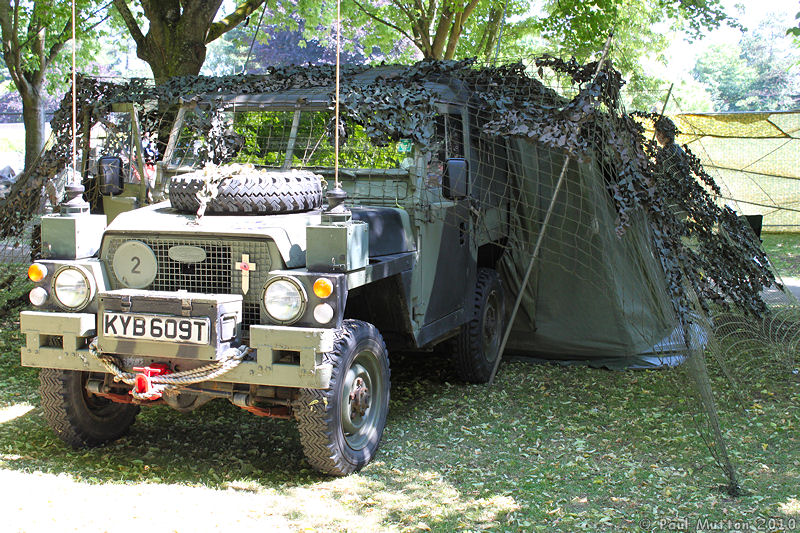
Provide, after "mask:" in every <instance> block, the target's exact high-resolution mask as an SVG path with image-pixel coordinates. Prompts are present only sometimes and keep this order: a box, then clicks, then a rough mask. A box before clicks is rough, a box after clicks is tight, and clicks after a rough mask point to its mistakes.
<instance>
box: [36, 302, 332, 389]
mask: <svg viewBox="0 0 800 533" xmlns="http://www.w3.org/2000/svg"><path fill="white" fill-rule="evenodd" d="M20 329H21V331H22V333H23V334H24V335H25V345H24V346H23V347H22V349H21V356H22V365H23V366H31V367H40V368H58V369H64V370H83V371H90V372H106V369H105V367H104V366H103V365H102V364H101V363H100V362H99V361H98V360H97V359H96V358H95V357H94V356H92V354H91V353H90V352H89V342H91V340H92V339H93V338H94V337H95V336H96V335H97V315H95V314H94V313H59V312H45V311H23V312H22V313H20ZM333 341H334V330H333V329H322V328H298V327H291V326H261V325H254V326H250V343H249V345H250V347H251V348H253V349H254V350H255V351H256V352H255V360H253V361H243V362H242V363H241V364H240V365H239V366H237V367H236V368H234V369H233V370H231V371H230V372H228V373H226V374H224V375H222V376H220V377H218V378H215V379H213V380H212V381H221V382H228V383H243V384H250V385H267V386H275V387H292V388H311V389H327V388H328V386H329V384H330V377H331V370H332V369H331V365H330V364H327V363H323V362H322V354H323V353H325V352H330V351H332V350H333ZM169 344H170V343H163V345H164V346H165V347H167V346H169ZM287 355H288V357H287ZM120 359H121V361H122V364H123V366H124V367H126V369H128V370H130V368H131V367H133V366H145V365H149V364H150V363H154V362H162V363H163V362H169V363H172V364H173V365H176V364H177V365H180V367H181V370H187V369H191V368H193V367H198V366H202V365H204V364H207V363H208V360H206V361H202V360H198V359H181V358H177V357H152V356H151V355H149V354H145V353H141V354H136V355H125V356H121V357H120ZM286 361H289V362H286Z"/></svg>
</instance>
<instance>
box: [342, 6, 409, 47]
mask: <svg viewBox="0 0 800 533" xmlns="http://www.w3.org/2000/svg"><path fill="white" fill-rule="evenodd" d="M353 3H354V4H355V5H356V6H357V7H358V9H359V10H361V12H362V13H364V14H365V15H366V16H368V17H369V18H371V19H372V20H374V21H375V22H378V23H380V24H385V25H387V26H389V27H390V28H392V29H393V30H395V31H397V32H398V33H400V34H401V35H402V36H403V37H405V38H406V39H408V40H410V41H411V42H413V43H415V44H417V46H419V40H418V39H415V38H414V37H412V36H411V35H409V34H408V32H407V31H405V30H404V29H403V28H401V27H399V26H397V25H395V24H392V23H391V22H389V21H388V20H384V19H382V18H380V17H379V16H377V15H374V14H372V13H371V12H370V11H369V10H368V9H367V8H366V7H365V6H364V5H363V4H362V3H361V2H359V1H358V0H353ZM420 48H421V47H420ZM422 51H423V52H424V50H422Z"/></svg>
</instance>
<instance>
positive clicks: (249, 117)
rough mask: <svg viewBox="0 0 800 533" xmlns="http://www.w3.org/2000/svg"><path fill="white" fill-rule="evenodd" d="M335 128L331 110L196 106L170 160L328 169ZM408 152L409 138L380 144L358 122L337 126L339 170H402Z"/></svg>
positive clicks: (187, 118) (189, 163) (174, 162)
mask: <svg viewBox="0 0 800 533" xmlns="http://www.w3.org/2000/svg"><path fill="white" fill-rule="evenodd" d="M333 129H334V127H333V112H332V111H329V110H324V111H323V110H307V109H305V110H301V109H297V110H293V111H285V110H259V111H246V112H238V111H237V112H234V111H230V110H228V111H223V112H220V113H217V114H216V115H215V116H210V114H208V113H203V112H202V111H199V110H195V111H193V112H191V113H187V116H186V118H185V121H184V126H183V128H182V130H181V133H180V137H179V139H178V142H177V145H176V149H175V152H174V153H173V158H172V160H171V163H172V164H174V165H193V166H200V165H202V164H203V163H204V162H207V161H211V162H214V163H218V164H219V163H229V162H232V163H252V164H254V165H257V166H263V167H270V168H283V169H289V168H308V169H322V168H328V167H330V168H332V167H333V166H334V147H333ZM211 133H213V135H212V134H211ZM408 152H410V147H409V146H408V143H407V142H402V141H401V142H399V143H398V142H393V141H392V142H388V143H386V144H385V145H384V146H378V145H377V144H376V143H375V142H373V141H372V140H371V139H370V138H369V136H368V135H367V133H366V132H365V130H364V128H363V126H361V125H359V124H355V123H352V122H344V123H343V127H341V128H340V151H339V166H340V167H342V168H350V169H397V168H402V167H403V163H404V160H405V159H407V158H408V157H409V155H410V154H409V153H408Z"/></svg>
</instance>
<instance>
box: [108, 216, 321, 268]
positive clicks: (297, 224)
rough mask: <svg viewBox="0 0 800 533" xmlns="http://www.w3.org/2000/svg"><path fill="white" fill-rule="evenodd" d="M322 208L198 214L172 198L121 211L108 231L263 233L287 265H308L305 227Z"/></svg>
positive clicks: (317, 219) (316, 221)
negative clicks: (280, 212) (173, 203)
mask: <svg viewBox="0 0 800 533" xmlns="http://www.w3.org/2000/svg"><path fill="white" fill-rule="evenodd" d="M320 214H321V210H319V209H317V210H314V211H307V212H304V213H288V214H285V215H259V216H254V215H206V216H204V217H202V218H201V219H200V220H197V217H196V216H195V215H191V214H185V213H179V212H178V211H176V210H175V209H173V208H172V207H170V204H169V202H168V201H167V202H161V203H159V204H154V205H151V206H147V207H143V208H140V209H136V210H134V211H128V212H127V213H122V214H120V215H118V216H117V218H115V219H114V221H113V222H112V223H111V224H110V225H109V226H108V228H107V229H106V231H107V232H109V233H115V234H119V233H136V234H142V233H148V234H151V235H192V236H194V237H198V236H209V237H216V236H219V237H248V238H253V237H264V238H268V239H272V240H273V241H274V242H275V244H276V245H277V247H278V250H279V251H280V254H281V257H282V258H283V261H284V262H285V263H286V266H287V267H288V268H295V267H301V266H303V265H305V256H306V227H307V226H312V225H316V224H319V223H320V221H321V219H320Z"/></svg>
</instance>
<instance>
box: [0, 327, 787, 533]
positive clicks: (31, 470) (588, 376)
mask: <svg viewBox="0 0 800 533" xmlns="http://www.w3.org/2000/svg"><path fill="white" fill-rule="evenodd" d="M3 326H4V327H3V333H2V337H1V338H0V340H1V341H2V346H3V350H2V357H0V376H1V377H0V382H1V383H2V387H0V419H2V420H5V421H4V422H3V423H0V474H2V475H3V476H17V477H19V476H23V477H22V478H21V479H23V481H19V480H17V481H16V483H23V485H22V486H25V485H24V483H25V482H33V483H36V480H40V481H39V482H40V483H41V484H42V486H43V487H50V486H60V485H62V486H64V487H65V488H64V490H63V494H62V495H61V496H52V497H50V499H48V500H47V501H48V502H49V503H40V505H43V506H44V508H45V512H44V514H41V513H39V512H38V511H37V512H35V513H34V511H35V509H36V508H37V507H36V506H35V505H34V504H33V503H32V502H35V501H37V500H36V497H35V496H31V494H36V491H35V490H34V491H32V492H31V493H29V494H27V495H25V496H24V497H21V498H20V500H19V501H20V502H21V503H20V504H19V506H20V507H19V508H20V509H21V511H20V512H22V513H24V514H25V516H29V514H30V513H34V515H35V520H34V521H33V522H23V525H22V526H21V527H22V529H24V530H28V529H37V527H38V525H39V524H40V521H41V520H44V525H43V526H42V529H47V528H46V527H44V526H46V525H47V520H46V517H47V511H46V509H49V508H52V509H53V511H52V512H53V513H58V514H59V518H58V519H59V520H60V521H61V522H60V523H61V524H70V523H75V524H82V525H85V524H86V523H87V522H86V520H88V518H87V517H86V513H88V512H90V511H91V514H92V519H91V520H90V521H89V522H88V524H90V526H93V527H94V528H96V529H105V528H111V529H113V527H111V526H110V523H109V522H108V521H113V520H115V519H116V518H115V517H118V516H120V515H122V516H125V515H126V512H127V511H126V508H127V507H128V506H130V505H131V504H132V502H136V501H137V498H138V499H141V498H148V497H154V496H153V494H156V495H157V494H161V493H162V492H163V493H164V494H165V495H168V503H166V504H164V503H163V500H160V502H161V503H160V504H159V505H155V506H154V508H153V509H151V510H150V511H149V512H150V513H155V515H156V516H160V517H162V518H161V521H160V522H159V523H160V524H162V525H163V524H164V523H165V522H164V521H166V523H167V524H169V523H170V522H169V520H171V519H176V513H177V516H184V515H182V514H181V509H184V510H185V509H190V510H192V513H191V516H190V515H186V516H185V519H186V520H197V519H198V517H199V518H200V519H201V521H200V522H197V523H196V524H195V526H192V527H193V529H194V530H205V529H204V527H202V525H203V524H205V525H206V526H207V525H208V524H212V523H218V522H215V520H216V521H219V520H222V522H219V523H228V522H229V521H230V520H233V519H234V517H236V520H239V521H240V520H243V519H245V522H247V520H252V523H253V524H261V525H264V524H268V525H270V528H271V529H278V530H281V529H283V530H290V531H297V530H317V531H344V530H350V529H353V530H355V529H359V530H375V531H378V530H387V531H427V530H433V531H455V530H484V529H491V530H497V531H531V530H542V531H545V530H547V531H553V530H555V531H575V530H578V529H586V530H590V531H600V530H608V531H615V530H620V529H630V530H634V531H641V530H643V529H642V528H641V527H640V525H641V524H645V525H648V524H649V527H647V528H644V530H654V529H658V528H659V526H658V524H659V520H663V521H665V522H662V526H664V527H666V526H667V525H668V524H669V523H677V522H675V520H677V519H679V518H687V519H690V520H692V521H696V520H697V519H703V518H708V519H710V520H723V519H731V520H739V521H745V522H750V523H753V524H756V523H757V521H758V520H760V519H761V518H763V517H778V518H781V519H783V520H785V521H787V522H786V523H789V522H788V521H789V520H796V521H798V522H800V489H799V488H798V485H797V479H798V478H800V440H798V429H799V428H800V413H799V412H798V405H800V382H798V379H797V377H796V376H793V375H785V376H783V379H775V377H774V376H769V377H764V378H763V382H759V381H758V380H759V379H762V378H761V377H760V376H753V378H754V379H755V380H756V382H754V383H751V384H750V385H752V387H754V389H753V390H758V391H760V392H759V394H758V396H759V397H758V398H756V399H754V400H753V403H752V404H748V405H747V406H746V409H745V410H735V409H731V410H727V409H725V410H723V411H722V416H723V425H724V427H725V430H726V437H727V439H728V443H729V445H730V447H731V452H732V455H733V457H734V458H735V460H736V463H737V465H738V467H739V468H740V470H741V477H742V479H743V488H744V489H745V491H746V495H744V496H741V497H738V498H731V497H730V496H728V495H727V494H725V493H724V492H722V491H720V490H718V486H719V485H720V484H722V483H724V478H723V476H722V475H721V473H720V471H719V469H718V468H717V467H716V466H715V465H714V464H713V461H712V459H711V457H710V456H709V454H708V451H707V449H706V448H705V446H704V444H703V442H702V441H701V440H700V439H699V437H698V436H697V433H696V431H695V416H694V415H695V413H696V409H695V407H694V405H695V404H694V403H693V400H692V399H691V394H690V385H689V382H688V380H687V379H686V378H685V377H684V376H683V374H682V372H680V371H641V372H609V371H603V370H596V369H589V368H583V367H559V366H555V365H530V364H526V363H521V362H515V363H506V364H504V366H503V368H502V371H501V373H500V374H499V379H498V382H497V383H496V385H495V386H493V387H491V388H489V387H484V386H468V385H463V384H458V383H457V382H455V381H454V379H453V376H452V375H451V374H450V370H449V365H448V364H447V361H446V360H445V359H441V358H438V357H437V356H424V357H423V359H422V360H420V359H418V358H412V357H411V356H406V357H398V358H396V359H395V360H394V361H393V365H394V373H393V389H392V394H393V396H392V403H391V413H390V416H389V423H388V427H387V430H386V433H385V435H384V442H383V445H382V449H381V451H380V452H379V454H378V456H377V458H376V460H375V461H373V463H372V464H370V465H369V466H368V467H367V468H365V469H364V470H363V471H362V472H361V473H359V474H356V475H353V476H350V477H347V478H343V479H330V478H326V477H323V476H320V475H318V474H316V473H315V472H313V471H311V470H310V468H309V467H308V465H307V464H306V463H305V461H304V459H303V455H302V450H301V448H300V443H299V440H298V437H297V434H296V431H295V427H294V425H293V424H292V423H291V422H286V421H277V420H268V419H261V418H257V417H254V416H252V415H250V414H248V413H245V412H243V411H241V410H239V409H237V408H235V407H233V406H232V405H230V404H228V403H226V402H212V403H211V404H209V405H207V406H205V407H203V408H201V409H200V410H198V411H195V412H193V413H190V414H185V415H182V414H180V413H177V412H174V411H171V410H169V409H168V408H162V407H153V408H148V409H144V410H143V411H142V414H141V415H140V418H139V419H138V420H137V422H136V424H135V425H134V426H133V428H132V431H131V433H130V435H129V436H127V437H125V438H123V439H121V440H119V441H117V442H115V443H112V444H110V445H107V446H104V447H101V448H96V449H91V450H72V449H69V448H67V447H65V446H64V445H63V444H62V443H61V442H60V441H59V440H58V439H57V438H56V437H55V435H54V434H53V433H52V431H51V430H50V429H49V428H48V427H47V425H46V423H45V421H44V419H43V417H42V414H41V412H40V409H39V408H38V406H37V405H38V399H37V394H36V386H37V379H36V371H35V370H33V369H26V368H21V367H19V366H18V363H17V361H18V356H17V349H18V346H19V345H20V343H21V341H22V339H21V338H20V335H19V333H17V330H16V327H17V324H16V323H14V321H13V320H11V321H6V323H5V324H3ZM717 385H718V386H719V387H718V390H721V391H722V394H721V395H720V396H719V399H720V403H721V405H723V406H727V405H729V404H732V401H731V398H732V394H733V391H730V390H729V389H730V387H724V386H723V385H724V383H722V382H718V383H717ZM3 415H5V416H3ZM0 479H3V478H2V477H0ZM14 479H17V478H14ZM31 480H33V481H31ZM100 488H102V490H100ZM95 493H97V494H98V496H97V497H98V498H100V499H101V501H106V500H103V498H106V499H107V504H106V505H109V506H112V507H114V508H115V509H116V511H115V512H114V513H111V512H110V511H109V510H100V509H98V510H97V513H99V514H95V512H94V510H93V508H94V506H93V503H92V502H93V498H94V496H81V495H82V494H83V495H86V494H88V495H91V494H95ZM100 494H102V496H100ZM112 495H117V496H116V497H113V496H112ZM163 497H166V496H163ZM163 497H162V498H163ZM61 498H66V499H67V501H71V499H72V498H78V499H77V503H73V504H71V505H67V504H64V503H59V502H60V501H61V500H60V499H61ZM126 498H127V499H126ZM54 500H55V501H54ZM11 501H12V502H13V501H16V500H15V499H14V498H13V497H12V498H11ZM200 502H208V503H207V504H204V503H200ZM219 502H227V503H226V504H225V505H220V503H219ZM59 505H62V506H65V507H66V509H61V507H59ZM48 506H49V507H48ZM141 506H142V504H140V507H141ZM12 507H13V506H12ZM145 508H147V509H150V507H149V506H146V507H145ZM70 512H72V513H77V515H75V516H71V515H70ZM104 513H109V514H108V518H107V519H104V518H103V516H104ZM232 513H235V514H232ZM242 513H244V514H242ZM248 513H249V514H248ZM145 514H147V513H145ZM162 515H163V516H162ZM229 515H230V516H229ZM11 516H12V522H11V523H12V524H13V523H14V522H13V517H14V516H16V515H14V514H13V513H12V515H11ZM136 516H139V515H136ZM136 516H134V517H131V518H129V519H128V520H134V521H135V520H139V519H142V517H141V516H139V518H136ZM98 517H99V518H98ZM71 519H72V520H73V522H70V520H71ZM97 520H99V522H97ZM209 521H210V522H209ZM137 523H138V522H137ZM182 523H183V525H184V526H185V525H186V522H182ZM175 528H177V529H178V530H181V529H183V527H181V526H180V524H179V525H177V526H175ZM212 529H213V528H212Z"/></svg>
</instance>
